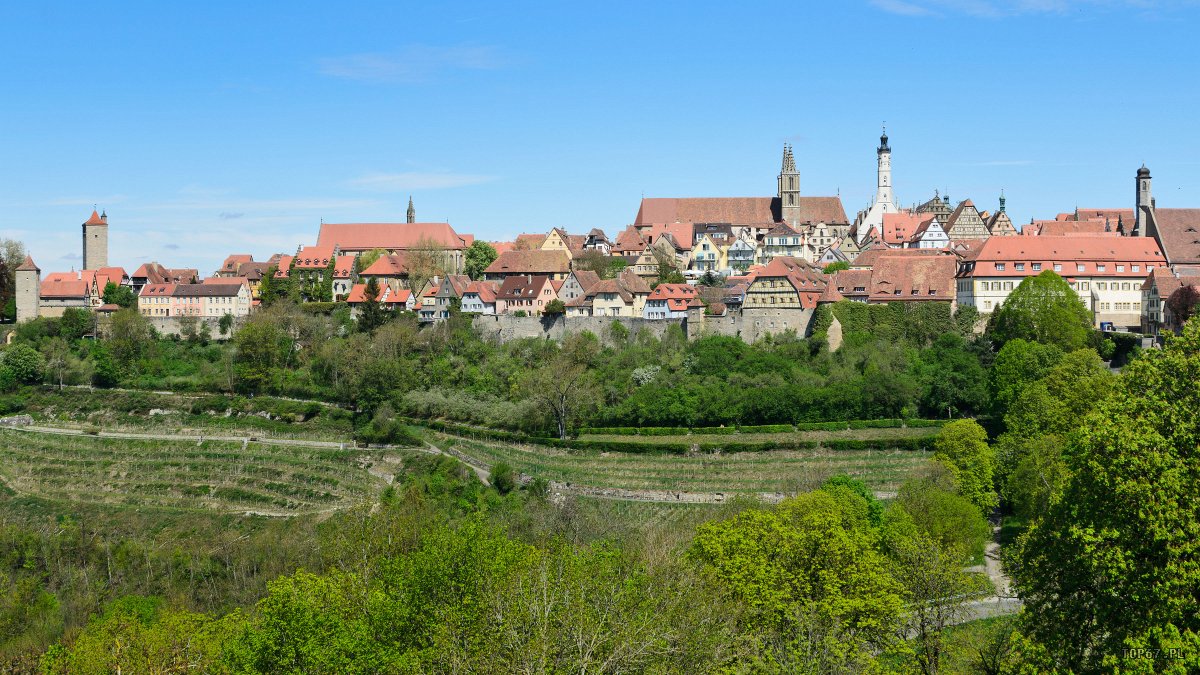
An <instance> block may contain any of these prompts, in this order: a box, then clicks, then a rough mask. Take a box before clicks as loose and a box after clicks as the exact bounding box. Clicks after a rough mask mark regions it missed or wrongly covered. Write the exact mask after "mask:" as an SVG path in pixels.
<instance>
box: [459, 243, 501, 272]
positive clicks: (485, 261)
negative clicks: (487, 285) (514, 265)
mask: <svg viewBox="0 0 1200 675" xmlns="http://www.w3.org/2000/svg"><path fill="white" fill-rule="evenodd" d="M463 257H464V262H463V273H464V274H466V275H467V276H469V277H471V278H472V279H476V280H478V279H482V278H483V271H484V270H486V269H487V268H488V265H491V264H492V262H493V261H494V260H495V259H496V249H495V248H493V247H492V245H491V244H489V243H487V242H486V241H482V240H476V241H475V242H473V243H472V244H471V245H470V246H469V247H468V248H467V250H466V252H465V253H464V254H463Z"/></svg>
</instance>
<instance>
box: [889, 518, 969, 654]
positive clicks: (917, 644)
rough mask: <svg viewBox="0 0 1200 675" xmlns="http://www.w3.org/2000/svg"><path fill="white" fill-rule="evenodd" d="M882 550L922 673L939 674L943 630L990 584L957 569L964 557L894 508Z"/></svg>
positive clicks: (944, 649) (944, 651) (944, 647)
mask: <svg viewBox="0 0 1200 675" xmlns="http://www.w3.org/2000/svg"><path fill="white" fill-rule="evenodd" d="M884 530H885V534H884V538H885V542H886V543H885V550H886V552H887V555H888V557H889V558H890V559H891V561H892V566H893V569H894V574H895V577H896V579H897V580H899V581H900V583H901V584H902V585H903V587H904V590H905V600H906V602H907V606H908V611H907V612H906V624H907V625H906V628H907V633H908V634H909V635H910V636H912V638H911V639H912V642H913V644H914V650H913V655H914V657H915V659H916V662H917V666H918V667H919V668H920V671H921V672H923V673H928V674H933V673H938V672H942V671H943V668H942V666H943V663H944V661H945V660H946V659H947V656H948V654H947V652H948V651H949V647H948V644H947V642H948V640H947V636H946V629H947V628H949V627H950V626H953V625H955V624H956V623H958V622H959V620H960V619H961V618H962V617H963V616H964V615H965V613H966V605H967V602H968V601H969V600H970V599H972V598H977V597H981V596H984V595H987V594H988V593H989V592H990V583H989V582H988V580H987V579H986V578H982V577H977V576H973V575H971V574H969V573H967V572H965V571H964V569H963V564H964V562H965V561H966V560H967V558H968V557H969V556H968V555H967V552H966V551H964V550H962V549H960V548H958V547H957V546H955V545H953V544H951V545H947V544H946V543H945V542H943V541H939V540H937V539H934V538H933V537H931V536H930V535H929V534H927V533H925V532H922V531H921V530H920V529H919V528H917V526H916V524H915V523H914V522H913V521H912V518H911V517H910V516H909V515H908V513H907V512H906V511H905V510H904V509H903V508H902V507H899V505H896V506H894V507H893V508H891V509H890V510H889V512H888V514H887V524H886V526H885V528H884Z"/></svg>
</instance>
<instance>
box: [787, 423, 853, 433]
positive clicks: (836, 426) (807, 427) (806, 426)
mask: <svg viewBox="0 0 1200 675" xmlns="http://www.w3.org/2000/svg"><path fill="white" fill-rule="evenodd" d="M848 428H849V423H848V422H800V423H799V424H797V425H796V429H797V430H799V431H845V430H846V429H848Z"/></svg>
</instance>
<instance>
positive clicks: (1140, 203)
mask: <svg viewBox="0 0 1200 675" xmlns="http://www.w3.org/2000/svg"><path fill="white" fill-rule="evenodd" d="M1134 204H1135V208H1134V210H1133V235H1134V236H1135V237H1153V236H1154V234H1155V233H1154V232H1152V231H1151V230H1152V229H1153V226H1152V225H1151V223H1152V222H1153V218H1154V197H1153V196H1152V195H1151V193H1150V169H1147V168H1146V165H1145V164H1143V165H1142V168H1140V169H1138V172H1137V200H1136V201H1135V202H1134Z"/></svg>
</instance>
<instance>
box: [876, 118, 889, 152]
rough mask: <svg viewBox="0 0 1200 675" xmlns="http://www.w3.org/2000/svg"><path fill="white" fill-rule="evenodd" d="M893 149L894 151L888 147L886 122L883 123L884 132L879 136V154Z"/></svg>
mask: <svg viewBox="0 0 1200 675" xmlns="http://www.w3.org/2000/svg"><path fill="white" fill-rule="evenodd" d="M891 151H892V149H891V148H889V147H888V137H887V122H884V123H883V134H882V135H880V136H879V154H883V153H885V152H891Z"/></svg>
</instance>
